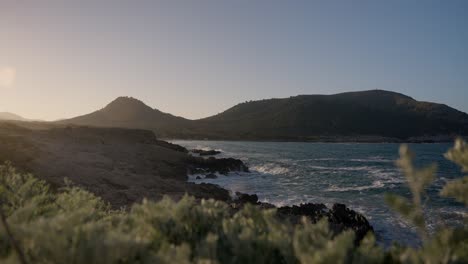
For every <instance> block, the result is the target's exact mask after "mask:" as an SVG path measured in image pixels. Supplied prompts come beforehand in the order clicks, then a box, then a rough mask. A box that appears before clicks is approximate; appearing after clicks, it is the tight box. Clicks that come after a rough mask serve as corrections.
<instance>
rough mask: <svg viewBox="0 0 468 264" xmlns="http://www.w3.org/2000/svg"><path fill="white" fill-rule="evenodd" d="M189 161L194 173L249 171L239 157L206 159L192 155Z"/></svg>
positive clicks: (190, 168)
mask: <svg viewBox="0 0 468 264" xmlns="http://www.w3.org/2000/svg"><path fill="white" fill-rule="evenodd" d="M188 163H189V165H190V166H189V171H190V172H191V173H192V174H195V173H215V172H219V173H221V174H228V173H229V172H231V171H241V172H248V171H249V169H248V168H247V166H246V165H245V164H244V162H242V161H241V160H239V159H233V158H222V159H216V158H214V157H210V158H208V159H204V158H200V157H190V158H189V159H188Z"/></svg>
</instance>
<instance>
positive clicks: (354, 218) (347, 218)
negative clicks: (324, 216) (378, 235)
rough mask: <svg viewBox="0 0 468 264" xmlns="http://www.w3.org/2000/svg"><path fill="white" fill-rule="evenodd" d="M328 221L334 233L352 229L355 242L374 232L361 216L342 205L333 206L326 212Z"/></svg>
mask: <svg viewBox="0 0 468 264" xmlns="http://www.w3.org/2000/svg"><path fill="white" fill-rule="evenodd" d="M328 221H329V222H330V226H331V228H332V230H334V231H335V232H341V231H344V230H348V229H352V230H353V231H354V232H355V234H356V242H358V241H361V240H362V239H363V238H364V236H365V235H366V234H367V232H369V231H370V232H374V229H373V228H372V226H371V225H370V224H369V221H367V219H366V218H365V217H364V216H363V215H361V214H360V213H358V212H355V211H353V210H351V209H349V208H346V205H344V204H334V205H333V207H332V209H331V210H330V211H329V212H328Z"/></svg>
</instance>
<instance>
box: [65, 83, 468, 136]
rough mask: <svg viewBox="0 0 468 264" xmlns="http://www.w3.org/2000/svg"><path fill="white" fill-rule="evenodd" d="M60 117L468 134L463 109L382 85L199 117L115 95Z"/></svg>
mask: <svg viewBox="0 0 468 264" xmlns="http://www.w3.org/2000/svg"><path fill="white" fill-rule="evenodd" d="M62 122H64V123H70V124H79V125H91V126H113V127H129V128H145V129H151V130H153V131H155V132H156V134H157V135H158V136H160V137H171V138H190V139H203V138H209V139H234V140H242V139H245V140H320V139H323V138H329V139H330V138H340V137H346V138H348V139H353V138H362V137H373V138H374V139H376V140H377V141H379V140H380V139H382V140H387V139H398V140H405V139H409V138H414V137H433V138H435V137H439V138H442V137H445V138H449V137H453V136H456V135H463V136H464V135H468V115H467V114H466V113H463V112H460V111H458V110H456V109H453V108H451V107H448V106H446V105H443V104H436V103H429V102H420V101H416V100H414V99H413V98H411V97H408V96H406V95H403V94H399V93H395V92H389V91H382V90H372V91H364V92H350V93H341V94H335V95H299V96H294V97H290V98H283V99H268V100H260V101H251V102H245V103H241V104H238V105H236V106H234V107H232V108H230V109H228V110H226V111H224V112H222V113H220V114H218V115H215V116H212V117H208V118H204V119H199V120H188V119H184V118H181V117H175V116H172V115H170V114H166V113H162V112H160V111H158V110H155V109H152V108H150V107H148V106H146V105H145V104H143V103H142V102H140V101H138V100H136V99H133V98H127V97H120V98H118V99H116V100H115V101H113V102H112V103H110V104H109V105H107V106H106V107H105V108H103V109H101V110H99V111H96V112H94V113H91V114H89V115H85V116H81V117H77V118H73V119H69V120H64V121H62ZM337 141H340V140H339V139H337ZM358 141H359V140H358Z"/></svg>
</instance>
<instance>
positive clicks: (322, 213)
mask: <svg viewBox="0 0 468 264" xmlns="http://www.w3.org/2000/svg"><path fill="white" fill-rule="evenodd" d="M277 215H278V216H279V217H280V218H283V219H284V218H286V219H289V220H291V221H292V222H293V223H298V222H299V220H300V218H301V217H302V216H306V217H307V218H309V219H310V220H311V221H312V222H313V223H316V222H317V221H319V220H320V219H322V218H326V219H327V220H328V223H329V225H330V229H331V231H332V232H333V233H334V234H339V233H341V232H343V231H346V230H350V229H351V230H353V231H354V232H355V234H356V238H355V242H356V243H359V241H361V240H362V239H363V238H364V236H365V235H366V234H367V233H368V232H374V229H373V228H372V226H371V225H370V224H369V222H368V221H367V219H366V218H365V217H364V216H363V215H361V214H360V213H357V212H355V211H353V210H351V209H349V208H347V207H346V206H345V205H344V204H334V205H333V207H332V209H331V210H329V209H328V208H327V207H326V206H325V205H324V204H313V203H307V204H301V205H293V206H283V207H279V208H278V210H277Z"/></svg>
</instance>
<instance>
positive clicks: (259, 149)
mask: <svg viewBox="0 0 468 264" xmlns="http://www.w3.org/2000/svg"><path fill="white" fill-rule="evenodd" d="M173 143H175V144H179V145H182V146H185V147H187V148H189V149H191V148H199V149H216V150H221V151H222V152H223V153H222V154H221V155H220V157H223V156H224V157H234V158H238V159H241V160H243V161H244V162H245V163H246V164H247V165H248V166H249V168H250V169H251V171H252V172H251V173H232V174H230V175H228V176H220V177H218V178H217V179H202V180H195V176H192V177H191V179H190V180H191V181H194V182H208V183H214V184H218V185H220V186H222V187H224V188H226V189H228V190H231V191H233V192H235V191H240V192H244V193H251V194H257V195H258V196H259V198H260V200H261V201H263V202H268V203H273V204H275V205H292V204H300V203H305V202H312V203H325V204H327V205H330V204H333V203H344V204H346V205H348V206H349V207H350V208H352V209H354V210H356V211H359V212H361V213H362V214H364V215H365V216H366V217H367V218H368V220H369V221H370V222H371V224H372V225H373V227H374V229H375V231H376V234H377V239H378V241H379V242H380V243H382V244H384V245H389V244H390V243H391V242H392V241H398V242H400V243H403V244H409V245H417V244H418V243H419V242H418V241H419V239H418V237H417V235H416V233H415V230H414V228H413V227H412V226H410V225H408V224H407V223H406V222H405V221H403V220H402V219H400V218H399V217H398V216H397V215H396V214H395V213H393V212H392V211H391V210H390V209H389V208H388V207H387V206H386V204H385V202H384V194H385V193H388V192H391V193H397V194H401V195H406V196H407V195H409V190H408V188H407V187H406V185H405V179H404V177H403V175H402V174H401V173H400V171H399V170H398V169H397V168H396V167H395V163H394V161H395V160H396V159H397V158H398V148H399V145H398V144H355V143H350V144H347V143H343V144H337V143H296V142H294V143H276V142H228V141H173ZM450 147H451V144H410V148H411V149H412V150H413V151H414V152H415V153H416V155H417V159H416V163H417V164H418V165H419V166H423V165H427V164H430V163H431V162H435V163H437V164H438V175H437V178H436V180H435V182H434V184H433V185H432V186H431V187H430V188H429V190H428V195H429V200H428V201H427V202H426V203H427V210H426V216H427V218H428V225H429V229H430V230H432V231H433V230H435V228H437V227H438V226H441V225H449V226H450V225H457V224H461V223H462V218H463V216H464V215H467V213H468V211H467V210H466V209H465V208H464V207H463V206H462V205H461V204H459V203H456V202H454V201H453V200H449V199H446V198H441V197H439V196H438V192H439V191H440V189H441V187H442V186H443V185H444V183H445V182H447V181H448V180H450V179H454V178H456V177H460V176H461V175H462V174H461V172H460V169H459V168H458V167H457V166H456V165H454V164H452V163H451V162H449V161H447V160H445V159H444V157H443V154H444V153H445V152H446V151H447V150H448V149H449V148H450Z"/></svg>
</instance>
